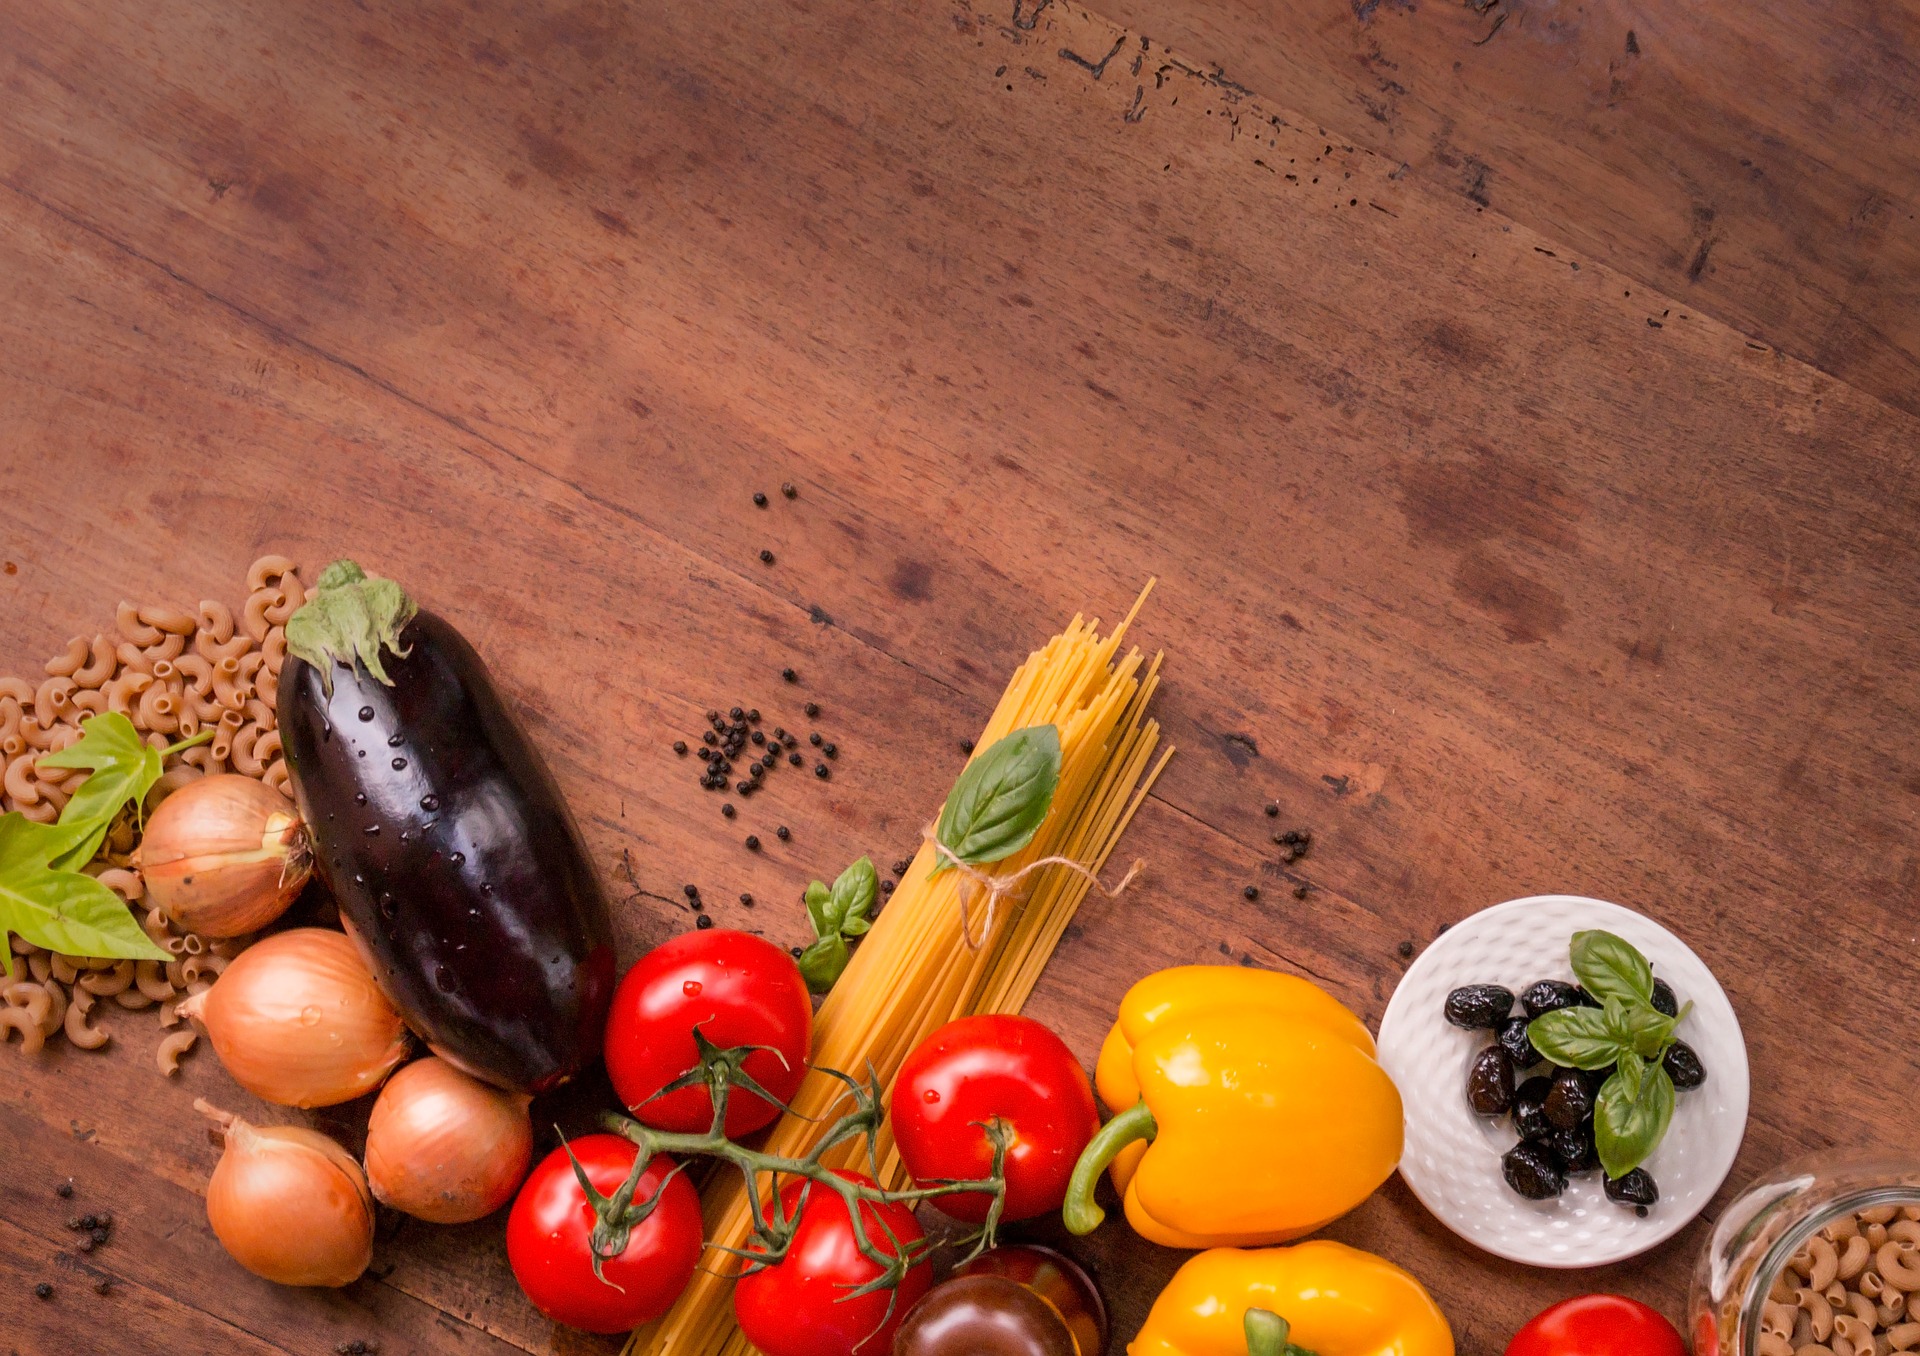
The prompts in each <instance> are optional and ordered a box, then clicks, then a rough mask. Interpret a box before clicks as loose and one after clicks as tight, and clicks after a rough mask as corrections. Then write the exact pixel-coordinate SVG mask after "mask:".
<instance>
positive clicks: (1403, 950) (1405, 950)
mask: <svg viewBox="0 0 1920 1356" xmlns="http://www.w3.org/2000/svg"><path fill="white" fill-rule="evenodd" d="M1412 954H1413V943H1412V942H1402V943H1400V959H1402V960H1405V959H1406V958H1407V957H1409V956H1411V955H1412Z"/></svg>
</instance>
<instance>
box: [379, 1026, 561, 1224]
mask: <svg viewBox="0 0 1920 1356" xmlns="http://www.w3.org/2000/svg"><path fill="white" fill-rule="evenodd" d="M530 1100H531V1099H530V1098H528V1097H526V1096H524V1095H522V1094H519V1093H511V1092H502V1091H501V1090H500V1089H498V1088H495V1087H489V1086H488V1085H487V1084H485V1083H482V1082H479V1081H478V1080H476V1079H472V1078H469V1077H467V1075H465V1074H463V1073H461V1072H460V1071H459V1070H458V1069H456V1068H454V1067H453V1066H452V1065H451V1064H449V1063H447V1062H446V1061H445V1060H443V1059H436V1058H431V1057H429V1058H427V1059H420V1060H415V1061H414V1062H413V1063H411V1064H409V1065H407V1067H406V1068H404V1069H402V1070H401V1071H400V1072H399V1073H397V1074H395V1075H394V1076H393V1077H392V1078H390V1079H389V1080H387V1085H386V1087H384V1088H382V1089H381V1090H380V1100H379V1101H377V1102H375V1103H374V1104H373V1119H372V1120H371V1122H369V1124H368V1126H367V1180H368V1182H369V1184H370V1185H371V1186H372V1187H373V1195H374V1199H375V1200H377V1201H379V1202H380V1203H381V1204H382V1205H390V1206H392V1207H393V1208H394V1209H396V1210H404V1211H405V1212H406V1213H407V1214H409V1215H413V1216H415V1217H417V1218H419V1219H424V1220H428V1221H430V1222H432V1223H434V1224H465V1223H466V1222H467V1221H468V1220H476V1219H479V1218H480V1217H481V1216H482V1215H490V1214H492V1213H493V1212H494V1211H495V1210H498V1209H499V1208H500V1207H501V1206H503V1205H505V1204H506V1203H507V1202H508V1201H509V1200H511V1199H512V1197H513V1189H514V1188H515V1187H517V1186H519V1185H520V1179H521V1178H523V1177H525V1176H526V1175H527V1165H528V1163H530V1162H531V1161H532V1159H533V1125H532V1123H531V1122H530V1121H529V1120H528V1119H527V1103H528V1101H530Z"/></svg>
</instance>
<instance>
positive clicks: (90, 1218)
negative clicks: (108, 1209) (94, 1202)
mask: <svg viewBox="0 0 1920 1356" xmlns="http://www.w3.org/2000/svg"><path fill="white" fill-rule="evenodd" d="M80 1227H81V1228H82V1229H98V1228H99V1227H100V1216H98V1215H82V1216H81V1217H80Z"/></svg>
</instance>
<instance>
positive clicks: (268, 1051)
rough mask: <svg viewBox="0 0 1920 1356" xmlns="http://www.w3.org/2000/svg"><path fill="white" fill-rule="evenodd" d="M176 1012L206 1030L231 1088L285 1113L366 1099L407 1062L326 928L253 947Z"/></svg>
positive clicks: (385, 1009)
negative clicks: (285, 1109)
mask: <svg viewBox="0 0 1920 1356" xmlns="http://www.w3.org/2000/svg"><path fill="white" fill-rule="evenodd" d="M175 1011H177V1012H179V1013H181V1014H182V1015H183V1016H187V1017H191V1018H193V1019H194V1020H195V1021H197V1022H200V1023H201V1024H202V1025H203V1026H205V1027H206V1028H207V1035H208V1036H210V1037H211V1038H212V1040H213V1049H214V1053H215V1054H217V1055H219V1056H220V1062H221V1063H222V1064H224V1065H225V1066H226V1069H227V1072H228V1073H230V1074H232V1075H233V1078H234V1081H235V1082H236V1083H238V1084H239V1085H240V1086H241V1087H243V1088H245V1089H246V1090H247V1091H248V1092H250V1093H252V1094H253V1095H254V1096H256V1097H259V1098H262V1099H264V1100H266V1101H269V1102H278V1103H280V1104H281V1105H282V1106H303V1107H309V1106H332V1105H333V1104H334V1103H335V1102H344V1101H347V1100H349V1099H351V1098H354V1097H358V1096H360V1095H362V1094H363V1093H368V1092H372V1091H373V1090H374V1089H375V1088H377V1087H379V1086H380V1083H381V1081H382V1080H383V1079H385V1078H386V1076H387V1075H388V1074H390V1073H392V1072H393V1070H394V1068H395V1067H396V1066H397V1065H398V1064H399V1063H400V1061H402V1060H403V1059H405V1058H406V1057H407V1036H406V1031H405V1028H404V1027H403V1026H402V1025H401V1022H400V1014H399V1013H398V1012H396V1011H394V1007H393V1004H391V1003H389V1002H388V1001H387V999H386V996H385V995H384V994H382V993H381V992H380V987H379V986H378V985H377V984H375V983H374V982H373V975H372V974H371V973H369V972H368V970H367V967H366V966H365V965H364V964H363V963H362V962H361V960H360V956H359V954H358V953H357V952H356V951H355V950H354V945H353V943H352V942H350V941H348V940H347V937H346V934H345V933H340V932H330V931H328V930H326V929H325V928H295V929H293V930H292V931H291V932H281V933H276V934H275V935H273V936H271V937H268V938H265V939H264V940H262V941H258V942H255V943H254V944H253V945H252V946H250V947H248V948H247V949H246V950H245V951H242V952H241V953H240V954H239V955H238V956H235V957H234V958H233V961H232V963H230V964H229V965H228V966H227V968H226V970H225V971H224V972H223V973H222V974H221V976H220V978H219V979H217V980H215V981H214V984H213V987H212V988H210V989H208V990H207V991H206V992H205V993H200V994H195V995H194V996H193V997H192V998H189V999H188V1000H187V1001H186V1002H184V1003H182V1004H181V1005H180V1006H179V1007H178V1008H176V1009H175Z"/></svg>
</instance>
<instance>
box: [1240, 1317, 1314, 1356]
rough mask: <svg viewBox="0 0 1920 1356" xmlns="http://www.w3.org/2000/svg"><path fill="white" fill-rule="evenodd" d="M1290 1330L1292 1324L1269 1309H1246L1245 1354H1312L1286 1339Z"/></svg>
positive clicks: (1306, 1355)
mask: <svg viewBox="0 0 1920 1356" xmlns="http://www.w3.org/2000/svg"><path fill="white" fill-rule="evenodd" d="M1292 1330H1293V1329H1292V1325H1290V1324H1289V1323H1288V1322H1287V1320H1286V1319H1284V1318H1282V1317H1280V1315H1278V1314H1276V1313H1274V1312H1273V1310H1271V1309H1249V1310H1247V1317H1246V1333H1247V1356H1314V1353H1313V1352H1311V1351H1308V1350H1307V1349H1306V1348H1305V1347H1296V1346H1295V1345H1294V1344H1293V1343H1291V1342H1289V1341H1288V1340H1287V1336H1288V1334H1289V1333H1291V1332H1292Z"/></svg>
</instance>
